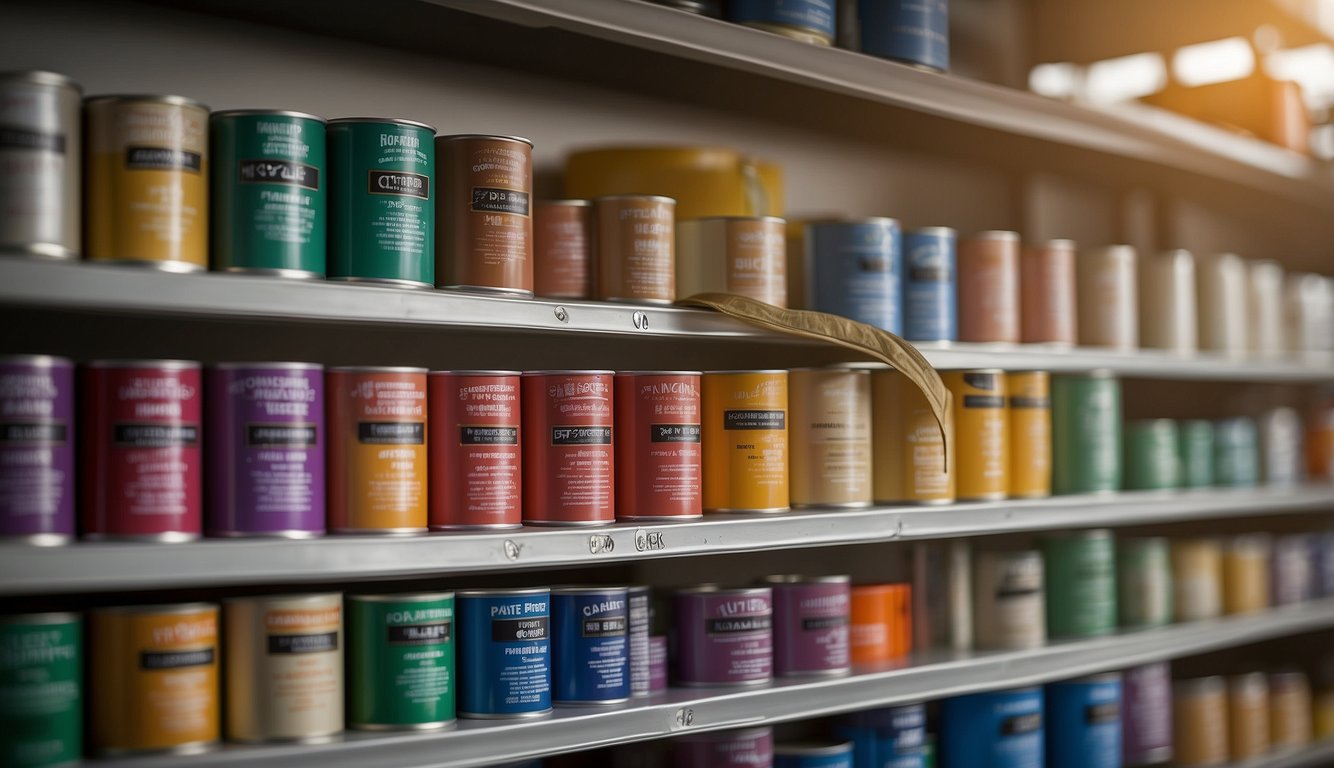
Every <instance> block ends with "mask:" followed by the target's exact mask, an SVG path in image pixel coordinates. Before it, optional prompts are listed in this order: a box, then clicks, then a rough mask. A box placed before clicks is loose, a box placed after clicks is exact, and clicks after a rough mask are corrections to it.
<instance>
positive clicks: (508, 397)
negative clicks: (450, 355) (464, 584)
mask: <svg viewBox="0 0 1334 768" xmlns="http://www.w3.org/2000/svg"><path fill="white" fill-rule="evenodd" d="M427 389H428V398H427V399H428V403H427V411H428V412H429V413H430V415H431V426H432V429H431V434H430V452H429V453H430V460H431V474H432V475H434V476H435V478H436V482H433V483H431V484H430V499H431V504H430V524H431V530H433V531H447V530H456V529H469V528H518V527H519V526H520V525H521V524H522V523H523V518H522V508H521V503H520V502H521V499H522V477H521V476H520V467H521V463H520V461H521V457H520V451H521V441H520V439H519V438H520V432H521V430H520V423H519V372H518V371H433V372H431V374H430V376H429V377H428V378H427Z"/></svg>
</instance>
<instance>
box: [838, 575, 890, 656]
mask: <svg viewBox="0 0 1334 768" xmlns="http://www.w3.org/2000/svg"><path fill="white" fill-rule="evenodd" d="M849 608H850V617H849V622H850V626H849V632H848V643H849V649H850V653H851V658H852V663H853V664H880V663H883V662H886V661H889V660H890V659H891V658H892V657H893V654H892V653H891V649H890V640H889V635H890V624H891V623H892V621H893V618H892V616H891V614H890V606H889V585H887V584H871V585H866V586H858V587H853V588H852V589H851V591H850V593H849Z"/></svg>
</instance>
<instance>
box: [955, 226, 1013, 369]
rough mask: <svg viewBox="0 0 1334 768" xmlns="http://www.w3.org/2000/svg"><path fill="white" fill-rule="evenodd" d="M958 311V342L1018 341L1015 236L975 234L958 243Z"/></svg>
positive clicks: (998, 233)
mask: <svg viewBox="0 0 1334 768" xmlns="http://www.w3.org/2000/svg"><path fill="white" fill-rule="evenodd" d="M958 307H959V341H981V342H1009V343H1015V342H1018V341H1019V339H1020V333H1019V233H1017V232H979V233H978V234H976V235H974V236H973V237H970V238H968V239H966V240H963V241H961V242H960V243H959V304H958Z"/></svg>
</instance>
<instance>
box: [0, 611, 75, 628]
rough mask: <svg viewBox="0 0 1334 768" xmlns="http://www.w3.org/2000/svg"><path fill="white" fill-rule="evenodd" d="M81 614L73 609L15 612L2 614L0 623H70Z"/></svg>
mask: <svg viewBox="0 0 1334 768" xmlns="http://www.w3.org/2000/svg"><path fill="white" fill-rule="evenodd" d="M78 620H79V614H77V613H75V612H73V611H55V612H52V613H15V614H10V615H8V616H0V624H9V625H14V624H69V623H70V622H74V621H78Z"/></svg>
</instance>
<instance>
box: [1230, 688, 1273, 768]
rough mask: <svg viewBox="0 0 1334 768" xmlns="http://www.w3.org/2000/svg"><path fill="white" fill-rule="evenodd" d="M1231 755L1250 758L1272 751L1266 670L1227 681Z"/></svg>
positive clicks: (1237, 758) (1231, 756)
mask: <svg viewBox="0 0 1334 768" xmlns="http://www.w3.org/2000/svg"><path fill="white" fill-rule="evenodd" d="M1227 709H1228V742H1229V746H1230V749H1229V757H1230V758H1231V759H1232V760H1234V761H1240V760H1250V759H1252V758H1256V757H1260V756H1261V755H1264V754H1265V753H1267V752H1268V751H1269V678H1268V677H1266V676H1265V674H1264V673H1263V672H1248V673H1246V674H1241V675H1233V676H1232V677H1230V678H1228V681H1227Z"/></svg>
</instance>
